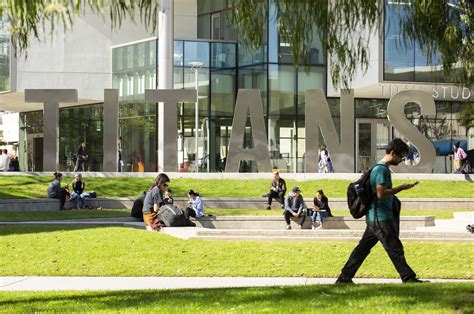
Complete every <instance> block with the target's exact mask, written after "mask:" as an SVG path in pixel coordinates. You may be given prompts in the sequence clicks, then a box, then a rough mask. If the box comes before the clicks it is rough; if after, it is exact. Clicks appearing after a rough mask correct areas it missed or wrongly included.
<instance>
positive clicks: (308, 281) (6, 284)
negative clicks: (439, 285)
mask: <svg viewBox="0 0 474 314" xmlns="http://www.w3.org/2000/svg"><path fill="white" fill-rule="evenodd" d="M335 280H336V279H335V278H306V277H35V276H32V277H27V276H25V277H0V291H66V290H143V289H158V290H167V289H201V288H236V287H269V286H300V285H317V284H334V281H335ZM427 280H430V282H474V279H470V280H467V279H466V280H464V279H427ZM354 282H355V283H356V284H376V283H378V284H397V283H401V280H400V279H386V278H355V279H354Z"/></svg>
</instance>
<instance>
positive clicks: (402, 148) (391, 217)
mask: <svg viewBox="0 0 474 314" xmlns="http://www.w3.org/2000/svg"><path fill="white" fill-rule="evenodd" d="M408 150H409V148H408V145H407V144H406V143H405V142H403V141H402V140H401V139H399V138H395V139H393V140H392V141H391V142H390V143H388V145H387V148H386V150H385V156H384V157H383V158H382V160H381V161H379V162H378V163H377V164H376V165H375V166H374V167H373V168H372V169H371V170H369V172H367V173H364V175H363V176H362V177H361V179H360V180H359V181H358V182H356V183H357V184H350V185H349V188H348V203H349V207H350V209H351V214H352V215H353V216H354V217H355V218H360V217H358V216H360V215H365V216H366V224H367V227H366V229H365V232H364V235H363V236H362V239H361V240H360V241H359V244H358V245H357V246H356V247H355V248H354V250H353V251H352V254H351V255H350V257H349V260H348V261H347V262H346V264H345V265H344V267H343V268H342V270H341V274H340V275H339V277H338V278H337V280H336V284H342V283H353V281H352V278H353V277H354V276H355V274H356V272H357V270H358V269H359V267H360V266H361V265H362V263H363V262H364V260H365V258H366V257H367V255H369V253H370V250H371V249H372V248H373V247H374V246H375V245H376V244H377V242H378V241H380V242H381V243H382V245H383V248H384V249H385V251H386V252H387V254H388V256H389V257H390V259H391V260H392V263H393V264H394V266H395V268H396V269H397V271H398V273H399V274H400V277H401V279H402V281H403V282H404V283H407V282H413V283H415V282H423V281H422V280H419V279H417V278H416V274H415V272H414V271H413V270H412V269H411V268H410V266H408V263H407V262H406V260H405V253H404V250H403V245H402V242H401V241H400V239H399V235H398V230H399V226H400V222H399V220H398V219H397V216H398V215H397V214H398V213H396V212H395V213H394V209H393V208H392V206H393V203H394V202H395V201H394V200H398V199H397V198H396V197H395V196H394V195H395V194H397V193H398V192H400V191H404V190H408V189H411V188H413V187H414V186H415V185H416V183H415V184H409V183H406V184H402V185H399V186H396V187H393V186H392V177H391V173H390V169H389V166H396V165H398V164H399V163H401V162H402V160H403V158H404V157H405V156H406V155H407V154H408ZM367 178H368V179H369V180H367ZM354 191H355V192H354ZM356 193H357V194H359V195H360V196H365V197H364V198H362V199H361V197H357V196H355V195H356ZM367 193H369V195H368V196H367ZM354 196H355V197H354ZM362 203H364V204H362ZM357 204H358V205H364V206H357ZM365 205H367V206H366V207H365ZM356 207H357V208H356ZM356 209H357V210H360V209H362V211H360V212H358V211H357V210H356Z"/></svg>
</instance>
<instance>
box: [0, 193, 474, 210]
mask: <svg viewBox="0 0 474 314" xmlns="http://www.w3.org/2000/svg"><path fill="white" fill-rule="evenodd" d="M99 196H100V195H99ZM137 197H138V195H136V196H132V197H126V198H92V199H86V205H88V206H91V207H95V208H97V207H102V208H115V209H124V208H132V204H133V201H134V200H135V199H136V198H137ZM187 201H188V199H187V198H183V197H177V198H175V202H176V204H177V205H178V206H180V207H183V208H185V207H186V206H187ZM401 201H402V208H403V209H410V210H417V209H419V210H443V209H450V210H473V211H474V198H457V199H449V198H405V199H401ZM305 202H306V204H307V205H308V207H311V206H312V204H313V200H312V198H306V199H305ZM204 203H205V207H206V208H260V209H262V210H263V209H264V208H265V207H266V206H267V201H266V199H265V198H263V197H262V198H229V197H206V198H204ZM75 205H76V202H75V201H74V200H73V201H70V202H66V204H65V207H66V208H73V207H74V206H75ZM329 205H330V207H331V209H341V210H347V214H349V210H348V208H347V200H346V199H345V198H332V199H330V204H329ZM272 207H273V209H281V205H280V204H279V203H278V202H273V204H272ZM51 210H59V200H56V199H47V198H42V199H0V211H51Z"/></svg>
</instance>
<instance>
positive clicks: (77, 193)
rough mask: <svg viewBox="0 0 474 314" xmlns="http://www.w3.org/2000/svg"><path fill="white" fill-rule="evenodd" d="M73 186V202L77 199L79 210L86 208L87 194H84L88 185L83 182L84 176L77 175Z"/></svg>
mask: <svg viewBox="0 0 474 314" xmlns="http://www.w3.org/2000/svg"><path fill="white" fill-rule="evenodd" d="M71 186H72V193H71V200H73V199H76V208H77V209H81V208H84V205H85V199H86V193H84V189H85V188H86V183H85V182H84V181H83V180H82V174H80V173H77V174H76V175H75V176H74V180H72V183H71Z"/></svg>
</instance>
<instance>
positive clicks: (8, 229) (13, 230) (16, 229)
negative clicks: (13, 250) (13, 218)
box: [0, 223, 139, 236]
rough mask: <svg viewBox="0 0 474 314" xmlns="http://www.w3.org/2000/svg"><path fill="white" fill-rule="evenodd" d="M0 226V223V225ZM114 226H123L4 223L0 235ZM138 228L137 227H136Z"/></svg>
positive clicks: (111, 226)
mask: <svg viewBox="0 0 474 314" xmlns="http://www.w3.org/2000/svg"><path fill="white" fill-rule="evenodd" d="M0 226H1V225H0ZM116 227H123V226H122V225H121V224H120V223H117V225H94V226H88V225H82V226H80V225H75V226H72V225H55V224H51V225H42V226H35V225H14V226H12V225H4V226H1V228H0V236H6V235H14V234H15V235H22V234H30V233H33V234H37V233H42V232H46V233H48V232H55V231H75V230H84V229H98V228H116ZM136 230H139V229H136Z"/></svg>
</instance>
